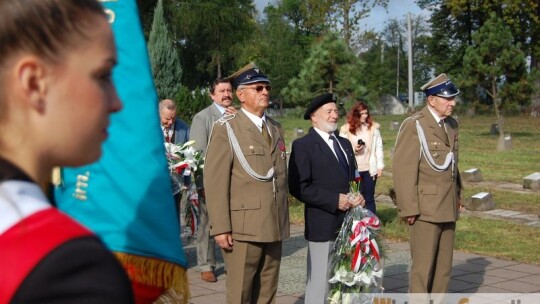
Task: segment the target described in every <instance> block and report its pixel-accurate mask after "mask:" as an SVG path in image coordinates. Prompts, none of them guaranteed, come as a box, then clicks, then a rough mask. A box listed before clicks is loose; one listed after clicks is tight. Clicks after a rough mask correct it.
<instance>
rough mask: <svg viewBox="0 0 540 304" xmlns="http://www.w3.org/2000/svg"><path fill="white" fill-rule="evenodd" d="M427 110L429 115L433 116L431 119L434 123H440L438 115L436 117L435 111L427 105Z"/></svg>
mask: <svg viewBox="0 0 540 304" xmlns="http://www.w3.org/2000/svg"><path fill="white" fill-rule="evenodd" d="M428 110H429V112H430V113H431V115H433V119H435V122H436V123H439V121H441V119H442V118H440V117H439V115H437V113H436V112H435V110H433V109H432V108H431V106H430V105H428Z"/></svg>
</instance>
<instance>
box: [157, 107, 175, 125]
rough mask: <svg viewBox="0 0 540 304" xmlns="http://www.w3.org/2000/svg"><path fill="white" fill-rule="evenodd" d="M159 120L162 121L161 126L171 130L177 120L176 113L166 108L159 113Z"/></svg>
mask: <svg viewBox="0 0 540 304" xmlns="http://www.w3.org/2000/svg"><path fill="white" fill-rule="evenodd" d="M159 118H160V119H161V125H162V126H163V127H164V128H166V129H167V128H170V127H171V126H172V125H173V124H174V120H175V119H176V111H175V110H169V109H167V108H165V109H163V110H161V111H159Z"/></svg>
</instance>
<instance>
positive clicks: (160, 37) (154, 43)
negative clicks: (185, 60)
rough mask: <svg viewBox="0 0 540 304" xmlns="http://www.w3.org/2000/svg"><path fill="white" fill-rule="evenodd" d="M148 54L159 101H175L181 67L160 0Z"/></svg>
mask: <svg viewBox="0 0 540 304" xmlns="http://www.w3.org/2000/svg"><path fill="white" fill-rule="evenodd" d="M148 53H149V55H150V62H151V64H152V73H153V75H154V84H155V86H156V89H157V93H158V97H159V99H160V100H161V99H165V98H169V99H175V97H176V96H177V94H178V93H179V91H180V87H181V83H180V80H181V77H182V67H181V66H180V59H179V57H178V53H177V51H176V48H175V45H174V43H173V41H172V39H171V36H170V35H169V30H168V28H167V23H166V20H165V15H164V11H163V1H162V0H159V1H158V3H157V5H156V9H155V10H154V20H153V22H152V29H151V31H150V36H149V38H148Z"/></svg>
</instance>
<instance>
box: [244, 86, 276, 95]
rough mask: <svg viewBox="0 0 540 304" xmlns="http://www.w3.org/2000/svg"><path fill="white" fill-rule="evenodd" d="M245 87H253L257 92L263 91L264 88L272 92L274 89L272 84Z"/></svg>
mask: <svg viewBox="0 0 540 304" xmlns="http://www.w3.org/2000/svg"><path fill="white" fill-rule="evenodd" d="M244 89H253V90H255V91H257V93H260V92H262V90H263V89H266V91H268V92H270V91H272V86H269V85H258V86H254V87H245V88H244Z"/></svg>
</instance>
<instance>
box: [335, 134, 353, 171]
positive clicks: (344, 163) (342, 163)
mask: <svg viewBox="0 0 540 304" xmlns="http://www.w3.org/2000/svg"><path fill="white" fill-rule="evenodd" d="M330 139H331V140H332V145H333V147H334V152H335V153H336V157H337V159H338V162H339V164H340V166H341V168H342V169H343V171H345V174H347V175H348V173H349V164H348V163H347V158H346V157H345V154H344V153H343V151H341V147H340V145H339V142H338V139H337V137H336V136H335V135H334V134H331V135H330Z"/></svg>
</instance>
